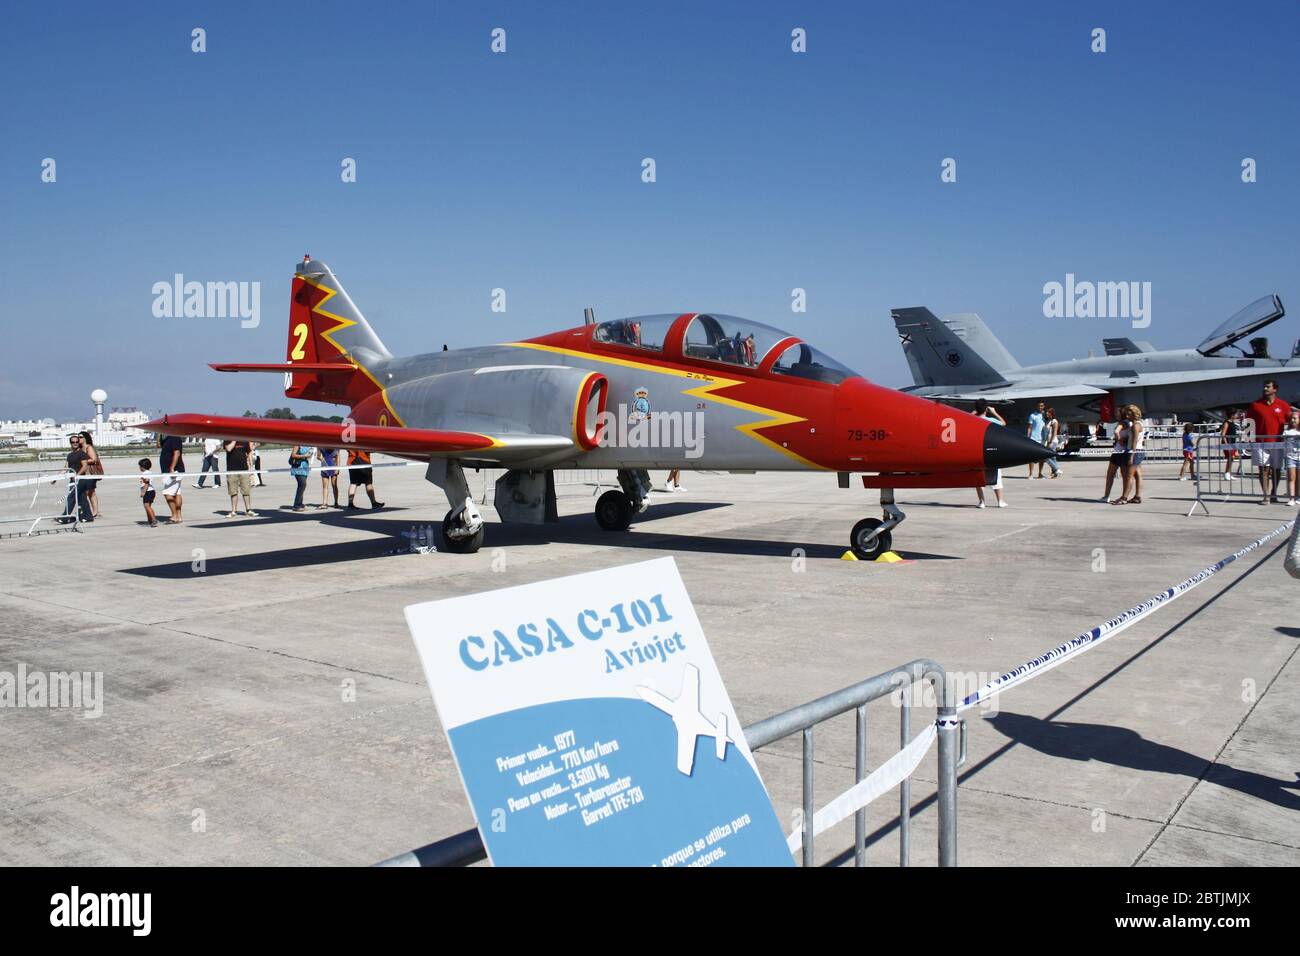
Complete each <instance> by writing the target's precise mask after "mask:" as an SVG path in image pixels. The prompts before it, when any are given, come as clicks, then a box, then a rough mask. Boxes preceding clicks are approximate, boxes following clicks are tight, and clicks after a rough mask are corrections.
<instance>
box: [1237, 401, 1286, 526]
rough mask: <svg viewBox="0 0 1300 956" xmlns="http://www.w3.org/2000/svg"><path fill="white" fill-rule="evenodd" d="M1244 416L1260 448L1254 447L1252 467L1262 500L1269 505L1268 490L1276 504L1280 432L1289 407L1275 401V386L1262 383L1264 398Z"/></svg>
mask: <svg viewBox="0 0 1300 956" xmlns="http://www.w3.org/2000/svg"><path fill="white" fill-rule="evenodd" d="M1246 414H1247V415H1248V416H1250V420H1251V421H1252V422H1254V423H1255V441H1256V442H1260V443H1261V444H1258V445H1256V447H1255V464H1256V465H1257V466H1258V467H1259V482H1260V485H1261V487H1262V488H1263V489H1264V500H1263V501H1261V502H1260V504H1262V505H1266V504H1268V502H1269V498H1270V490H1271V492H1272V494H1271V497H1272V499H1273V502H1274V503H1276V502H1277V482H1278V479H1279V478H1280V477H1281V476H1282V439H1281V437H1280V436H1281V434H1282V429H1284V428H1286V421H1287V419H1288V418H1290V417H1291V406H1290V405H1288V404H1287V403H1286V402H1284V401H1283V400H1282V399H1280V398H1278V397H1277V382H1275V381H1273V379H1271V378H1270V379H1265V380H1264V397H1263V398H1261V399H1259V400H1258V401H1255V402H1251V404H1250V407H1249V408H1247V409H1246Z"/></svg>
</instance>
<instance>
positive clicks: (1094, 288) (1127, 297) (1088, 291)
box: [1043, 272, 1151, 329]
mask: <svg viewBox="0 0 1300 956" xmlns="http://www.w3.org/2000/svg"><path fill="white" fill-rule="evenodd" d="M1043 315H1044V316H1045V317H1047V318H1049V319H1061V318H1065V319H1130V320H1132V323H1133V328H1135V329H1145V328H1146V327H1147V326H1149V325H1150V324H1151V283H1150V282H1091V281H1088V280H1086V279H1085V280H1083V281H1081V282H1076V281H1075V278H1074V273H1073V272H1067V273H1066V274H1065V282H1047V283H1045V284H1044V285H1043Z"/></svg>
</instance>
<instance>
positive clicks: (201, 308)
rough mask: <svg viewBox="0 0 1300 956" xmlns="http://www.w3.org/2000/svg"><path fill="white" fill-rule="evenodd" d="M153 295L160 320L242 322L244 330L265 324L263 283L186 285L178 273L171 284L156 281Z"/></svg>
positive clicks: (155, 313)
mask: <svg viewBox="0 0 1300 956" xmlns="http://www.w3.org/2000/svg"><path fill="white" fill-rule="evenodd" d="M153 296H154V300H153V314H154V317H155V318H159V319H181V318H184V319H226V318H230V319H239V320H240V322H239V324H240V327H242V328H245V329H255V328H257V327H258V326H259V325H260V324H261V322H262V283H260V282H186V281H185V276H184V275H182V274H181V273H179V272H178V273H176V275H175V276H173V277H172V281H171V282H166V281H163V282H155V283H154V284H153Z"/></svg>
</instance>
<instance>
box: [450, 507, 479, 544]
mask: <svg viewBox="0 0 1300 956" xmlns="http://www.w3.org/2000/svg"><path fill="white" fill-rule="evenodd" d="M452 524H453V522H452V520H451V512H450V511H448V512H447V515H446V517H444V518H443V519H442V546H443V547H444V548H445V549H446V550H448V551H450V552H451V553H452V554H473V553H474V552H475V551H477V550H478V549H479V548H481V547H483V526H482V525H479V529H478V530H477V531H475V532H474V533H473V534H471V535H469V536H468V537H465V538H453V537H451V536H450V535H449V534H447V532H448V531H449V530H451V527H452Z"/></svg>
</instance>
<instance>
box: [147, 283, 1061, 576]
mask: <svg viewBox="0 0 1300 956" xmlns="http://www.w3.org/2000/svg"><path fill="white" fill-rule="evenodd" d="M212 367H213V368H214V369H216V370H218V371H222V372H270V373H280V374H283V375H284V377H285V389H284V394H285V396H286V397H288V398H295V399H303V400H307V401H317V402H327V403H332V404H335V405H342V406H345V407H346V408H347V409H348V414H347V416H346V418H344V421H343V424H342V425H339V424H337V423H329V422H303V421H295V420H281V419H264V418H235V417H222V416H213V415H198V414H169V415H165V416H164V417H163V418H161V419H158V420H156V421H152V422H149V423H147V424H145V425H142V426H140V427H142V428H145V429H147V430H150V431H154V432H159V433H162V434H168V435H183V436H201V437H215V438H227V439H229V438H235V439H241V440H249V441H263V442H265V441H275V442H290V443H303V444H311V445H318V446H325V447H351V448H356V449H365V450H368V451H376V452H385V453H388V454H391V455H396V456H399V457H402V458H406V459H411V460H417V461H423V462H427V463H428V469H427V471H426V473H425V477H426V478H427V479H428V480H429V481H430V482H432V483H433V484H435V485H437V486H438V487H439V488H440V489H442V491H443V492H444V493H445V494H446V496H447V502H448V505H449V506H450V510H449V511H448V512H447V514H446V517H445V518H444V519H443V522H442V532H443V538H444V540H445V542H446V547H447V549H448V550H450V551H454V552H461V553H464V552H473V551H477V550H478V549H479V547H480V546H481V545H482V543H483V536H484V530H483V517H482V515H481V514H480V513H479V510H478V508H477V507H476V506H475V503H474V498H473V496H472V495H471V493H470V490H469V484H468V482H467V481H466V478H465V469H466V468H471V469H478V468H485V467H490V468H505V469H507V471H506V474H505V475H503V476H502V477H501V478H500V479H498V481H497V483H496V494H495V499H494V503H495V506H496V510H497V513H498V515H499V516H500V517H501V519H502V520H503V521H522V522H528V523H541V522H545V521H555V520H557V512H556V503H555V481H554V469H556V468H607V469H617V472H618V481H619V485H620V490H611V491H607V492H605V493H604V494H603V495H602V496H601V497H600V498H599V499H598V500H597V502H596V520H597V522H598V523H599V524H600V526H601V527H602V528H604V529H606V530H609V531H622V530H625V529H626V528H627V527H628V526H629V525H630V524H631V522H632V521H633V519H634V518H635V516H636V515H637V514H640V513H642V512H644V511H645V509H646V507H647V505H648V504H649V500H650V489H651V485H650V476H649V469H652V468H656V469H665V468H666V469H672V468H693V469H713V470H720V471H734V472H756V471H825V472H833V473H835V474H836V475H837V476H838V479H839V486H840V487H841V488H847V487H849V481H850V476H851V475H852V474H859V475H861V479H862V483H863V486H864V487H866V488H878V489H880V501H881V506H882V509H883V514H882V516H881V517H880V518H864V519H863V520H861V521H859V522H858V523H857V524H855V525H854V526H853V530H852V532H851V534H850V538H849V540H850V546H851V547H852V549H853V551H854V552H855V553H856V555H857V556H858V557H859V558H864V559H870V558H874V557H877V556H879V555H880V554H881V553H883V552H885V551H887V550H889V549H890V547H891V544H892V542H891V531H892V529H893V528H894V527H896V526H897V525H898V523H899V522H900V521H902V520H903V517H904V515H903V513H902V511H900V510H899V509H898V507H897V505H896V504H895V502H894V489H896V488H951V487H976V486H979V485H982V484H984V483H985V481H986V471H987V470H989V469H994V468H1003V467H1008V466H1012V465H1018V464H1025V463H1028V462H1031V461H1039V460H1041V459H1043V458H1045V457H1047V455H1048V454H1049V452H1047V450H1046V449H1045V448H1043V446H1041V445H1039V444H1037V443H1036V442H1032V441H1030V440H1029V439H1028V438H1026V437H1025V436H1024V435H1021V434H1019V433H1017V432H1014V431H1012V430H1010V429H1007V428H1003V427H1002V426H1000V425H997V424H996V423H994V424H990V423H989V422H988V421H987V420H985V419H983V418H977V417H975V416H973V415H969V414H967V413H965V412H961V411H957V410H956V409H953V408H949V407H947V406H944V405H940V404H938V403H936V402H932V401H929V400H926V399H922V398H914V397H912V396H909V395H904V394H902V393H900V392H897V391H895V390H893V389H889V388H884V387H881V386H879V385H874V384H872V383H871V382H868V381H867V380H866V379H864V378H863V377H862V376H860V375H858V374H856V373H855V372H853V371H851V370H849V369H848V368H846V367H845V366H843V365H841V364H840V363H839V362H837V361H835V360H834V359H832V358H831V357H830V356H828V355H826V354H825V353H823V352H821V351H820V350H818V349H816V348H814V347H813V346H811V345H809V344H808V343H806V342H804V341H803V340H802V339H800V338H799V336H797V335H793V334H791V333H789V332H783V331H780V330H778V329H774V328H771V327H769V326H766V325H761V324H759V323H757V322H751V321H748V320H746V319H740V318H736V317H735V316H730V315H723V314H720V313H716V312H709V313H704V312H670V313H665V314H662V315H642V316H636V317H633V318H623V319H614V320H612V321H607V322H600V323H596V322H594V321H589V322H587V323H585V324H584V325H581V326H578V327H576V328H571V329H565V330H563V331H560V332H553V333H551V334H549V335H543V336H540V337H538V338H534V339H528V340H526V341H522V342H510V343H507V344H503V345H487V346H480V347H477V348H467V349H453V350H450V351H446V350H444V351H438V352H429V353H426V354H422V355H412V356H403V357H399V356H394V355H392V354H391V353H390V352H389V351H388V349H386V348H385V347H384V344H383V343H382V342H381V341H380V340H379V338H378V336H376V335H375V333H374V331H373V330H372V329H371V327H370V324H369V323H368V322H366V320H365V318H364V317H363V316H362V314H361V312H360V310H358V309H357V307H356V306H355V305H354V304H353V302H352V299H351V298H350V297H349V296H348V294H347V292H346V291H344V289H343V286H342V285H341V284H340V283H339V281H338V279H337V278H336V277H335V275H334V273H333V272H331V271H330V269H329V267H328V266H326V265H325V263H323V262H321V261H319V260H316V259H311V258H307V259H305V260H304V261H303V262H302V263H300V264H299V265H298V268H297V273H296V275H295V276H294V279H293V290H292V296H291V300H290V306H289V338H288V345H287V354H286V356H285V361H284V362H279V363H273V364H216V365H213V366H212Z"/></svg>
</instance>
